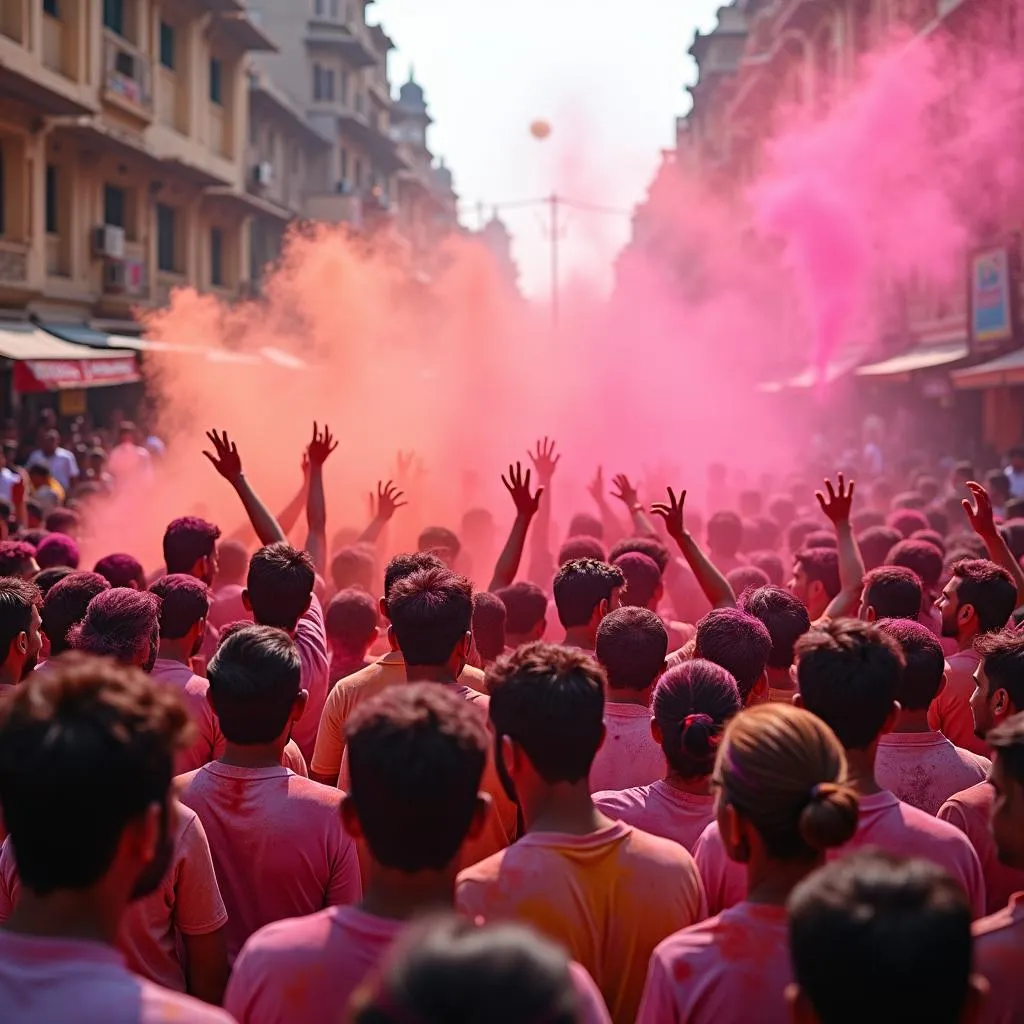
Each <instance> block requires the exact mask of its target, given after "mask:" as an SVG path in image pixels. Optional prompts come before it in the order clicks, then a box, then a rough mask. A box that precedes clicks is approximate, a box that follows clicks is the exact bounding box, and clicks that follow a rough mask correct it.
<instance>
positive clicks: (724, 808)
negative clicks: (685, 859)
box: [637, 704, 858, 1024]
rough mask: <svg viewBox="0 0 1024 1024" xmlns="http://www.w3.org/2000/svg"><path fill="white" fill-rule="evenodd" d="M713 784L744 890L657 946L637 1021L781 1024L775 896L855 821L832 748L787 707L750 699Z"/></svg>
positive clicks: (830, 738) (782, 983) (851, 793)
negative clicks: (729, 903) (707, 917)
mask: <svg viewBox="0 0 1024 1024" xmlns="http://www.w3.org/2000/svg"><path fill="white" fill-rule="evenodd" d="M713 783H714V785H715V787H716V788H717V790H718V804H717V819H718V825H719V829H720V831H721V834H722V838H723V841H724V844H725V848H726V850H727V852H728V854H729V857H730V858H731V859H732V860H734V861H736V862H737V863H741V864H743V865H744V866H745V867H746V873H747V884H748V892H747V898H746V899H745V900H744V901H743V902H741V903H739V904H737V905H736V906H734V907H732V908H730V909H729V910H726V911H724V912H723V913H721V914H719V915H718V916H717V917H714V918H711V919H710V920H708V921H704V922H702V923H701V924H697V925H693V926H692V927H690V928H686V929H684V930H683V931H681V932H678V933H677V934H675V935H673V936H671V937H670V938H668V939H666V940H665V941H664V942H662V943H661V945H660V946H658V948H657V949H656V950H655V951H654V955H653V956H652V957H651V964H650V970H649V972H648V975H647V985H646V988H645V989H644V996H643V1001H642V1002H641V1004H640V1012H639V1015H638V1016H637V1024H667V1022H670V1021H687V1022H688V1024H701V1022H704V1021H715V1022H718V1021H739V1020H749V1019H754V1017H756V1019H757V1021H758V1024H786V1022H788V1021H789V1019H790V1017H789V1009H788V1007H787V1004H786V998H785V991H786V987H787V985H788V984H789V983H790V982H791V981H792V968H791V966H790V962H789V943H788V937H787V927H788V926H787V918H786V901H787V900H788V899H789V895H790V893H791V892H792V891H793V889H794V888H795V887H796V886H797V885H798V884H799V883H800V882H801V881H803V879H805V878H806V877H808V876H809V875H810V874H811V873H812V872H813V871H815V870H816V869H817V868H820V867H822V866H823V865H824V863H825V855H826V852H827V851H828V850H830V849H834V848H835V847H839V846H842V845H843V844H844V843H846V842H847V841H849V840H850V839H851V838H852V836H853V834H854V832H855V831H856V829H857V811H858V798H857V794H856V791H855V790H854V789H853V788H852V786H850V785H849V784H848V782H847V767H846V755H845V753H844V752H843V748H842V745H841V744H840V742H839V740H838V739H836V737H835V735H834V734H833V732H832V730H831V729H829V727H828V726H827V725H825V723H824V722H822V721H821V720H820V719H819V718H817V717H816V716H815V715H812V714H811V713H810V712H808V711H804V710H802V709H801V708H797V707H793V706H792V705H789V704H764V705H760V706H758V707H754V708H750V709H748V710H747V711H745V712H744V713H743V714H741V715H738V716H737V717H736V718H734V719H733V720H732V722H730V723H729V725H728V727H727V728H726V731H725V736H724V737H723V739H722V743H721V745H720V747H719V750H718V757H717V760H716V762H715V771H714V775H713ZM755 1008H756V1009H755Z"/></svg>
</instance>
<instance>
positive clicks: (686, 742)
mask: <svg viewBox="0 0 1024 1024" xmlns="http://www.w3.org/2000/svg"><path fill="white" fill-rule="evenodd" d="M598 643H600V640H599V641H598ZM742 706H743V705H742V702H741V700H740V692H739V688H738V687H737V685H736V680H735V679H733V677H732V676H731V675H729V673H728V672H726V670H725V669H724V668H722V667H721V666H719V665H715V664H713V663H712V662H710V661H703V660H701V659H699V658H698V659H695V660H694V661H686V662H683V664H682V665H677V666H676V667H675V668H671V669H669V670H668V672H666V673H665V674H664V675H663V676H662V677H661V679H660V680H658V685H657V686H656V687H655V690H654V694H653V697H652V699H651V713H652V715H653V716H654V717H653V719H652V721H651V734H652V735H653V736H654V739H655V741H656V742H657V743H658V745H659V746H660V747H661V750H662V752H663V754H664V756H665V761H666V762H667V764H668V770H667V771H666V773H665V777H664V778H663V779H659V780H658V781H657V782H654V783H652V784H651V785H649V786H636V787H634V788H632V789H622V790H618V791H616V790H605V791H604V792H601V793H595V794H594V805H595V806H596V807H597V809H598V810H599V811H601V812H602V813H603V814H606V815H608V817H609V818H612V819H614V820H616V821H624V822H625V823H626V824H627V825H632V826H634V827H635V828H639V829H642V830H643V831H644V832H649V833H650V834H651V835H655V836H662V837H663V838H665V839H671V840H673V841H674V842H677V843H679V845H680V846H684V847H685V848H686V849H687V850H689V851H690V853H692V852H693V847H694V844H695V843H696V842H697V840H698V839H699V838H700V834H701V832H703V831H704V829H705V828H706V827H707V826H708V824H709V823H710V822H711V820H712V819H713V818H714V816H715V798H714V796H712V794H711V772H712V769H713V768H714V767H715V754H716V753H717V751H718V744H719V741H720V739H721V736H722V732H723V730H724V728H725V725H726V723H727V722H728V721H729V719H731V718H732V717H733V716H734V715H736V714H738V713H739V711H740V708H741V707H742Z"/></svg>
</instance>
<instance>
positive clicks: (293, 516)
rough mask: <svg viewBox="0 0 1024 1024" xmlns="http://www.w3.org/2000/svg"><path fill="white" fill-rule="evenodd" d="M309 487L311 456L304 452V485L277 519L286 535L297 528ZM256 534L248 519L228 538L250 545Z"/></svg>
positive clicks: (288, 535)
mask: <svg viewBox="0 0 1024 1024" xmlns="http://www.w3.org/2000/svg"><path fill="white" fill-rule="evenodd" d="M308 489H309V456H308V454H306V453H303V456H302V486H301V487H300V488H299V489H298V490H297V491H296V492H295V496H294V497H293V498H292V499H291V501H289V502H288V504H287V505H285V507H284V508H283V509H281V511H280V512H278V513H277V521H278V523H280V525H281V529H282V530H284V534H285V536H286V537H290V536H291V533H292V530H294V529H295V524H296V523H297V522H298V521H299V516H300V515H302V513H303V511H304V510H305V508H306V492H307V490H308ZM255 536H256V534H255V532H254V531H253V528H252V523H250V522H249V521H248V520H246V521H245V522H244V523H243V524H242V525H241V526H240V527H239V528H238V529H237V530H235V531H234V533H232V534H231V535H230V537H229V538H228V539H229V540H238V541H241V542H242V543H243V544H245V545H246V546H248V545H249V544H251V543H252V541H253V538H254V537H255Z"/></svg>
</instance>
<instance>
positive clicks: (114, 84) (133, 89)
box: [103, 29, 153, 121]
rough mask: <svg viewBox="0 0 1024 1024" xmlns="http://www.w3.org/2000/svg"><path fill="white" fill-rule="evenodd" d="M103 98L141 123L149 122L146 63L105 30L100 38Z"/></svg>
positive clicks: (150, 91) (150, 108)
mask: <svg viewBox="0 0 1024 1024" xmlns="http://www.w3.org/2000/svg"><path fill="white" fill-rule="evenodd" d="M103 98H104V100H106V101H108V102H111V103H114V104H116V105H117V106H119V107H121V108H122V109H124V110H126V111H127V112H128V113H131V114H135V115H136V116H138V117H141V118H142V119H144V120H147V121H148V120H151V119H152V116H153V86H152V65H151V64H150V60H149V58H148V57H147V56H145V55H144V54H143V53H142V52H141V51H139V50H138V49H137V48H136V47H135V46H133V45H132V44H131V43H129V42H128V40H127V39H123V38H122V37H121V36H119V35H117V34H116V33H115V32H111V31H110V30H109V29H108V30H107V31H106V33H105V35H104V38H103Z"/></svg>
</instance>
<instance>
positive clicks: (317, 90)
mask: <svg viewBox="0 0 1024 1024" xmlns="http://www.w3.org/2000/svg"><path fill="white" fill-rule="evenodd" d="M313 99H314V100H318V101H320V102H327V103H333V102H334V69H333V68H325V67H323V66H321V65H320V64H314V65H313Z"/></svg>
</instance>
